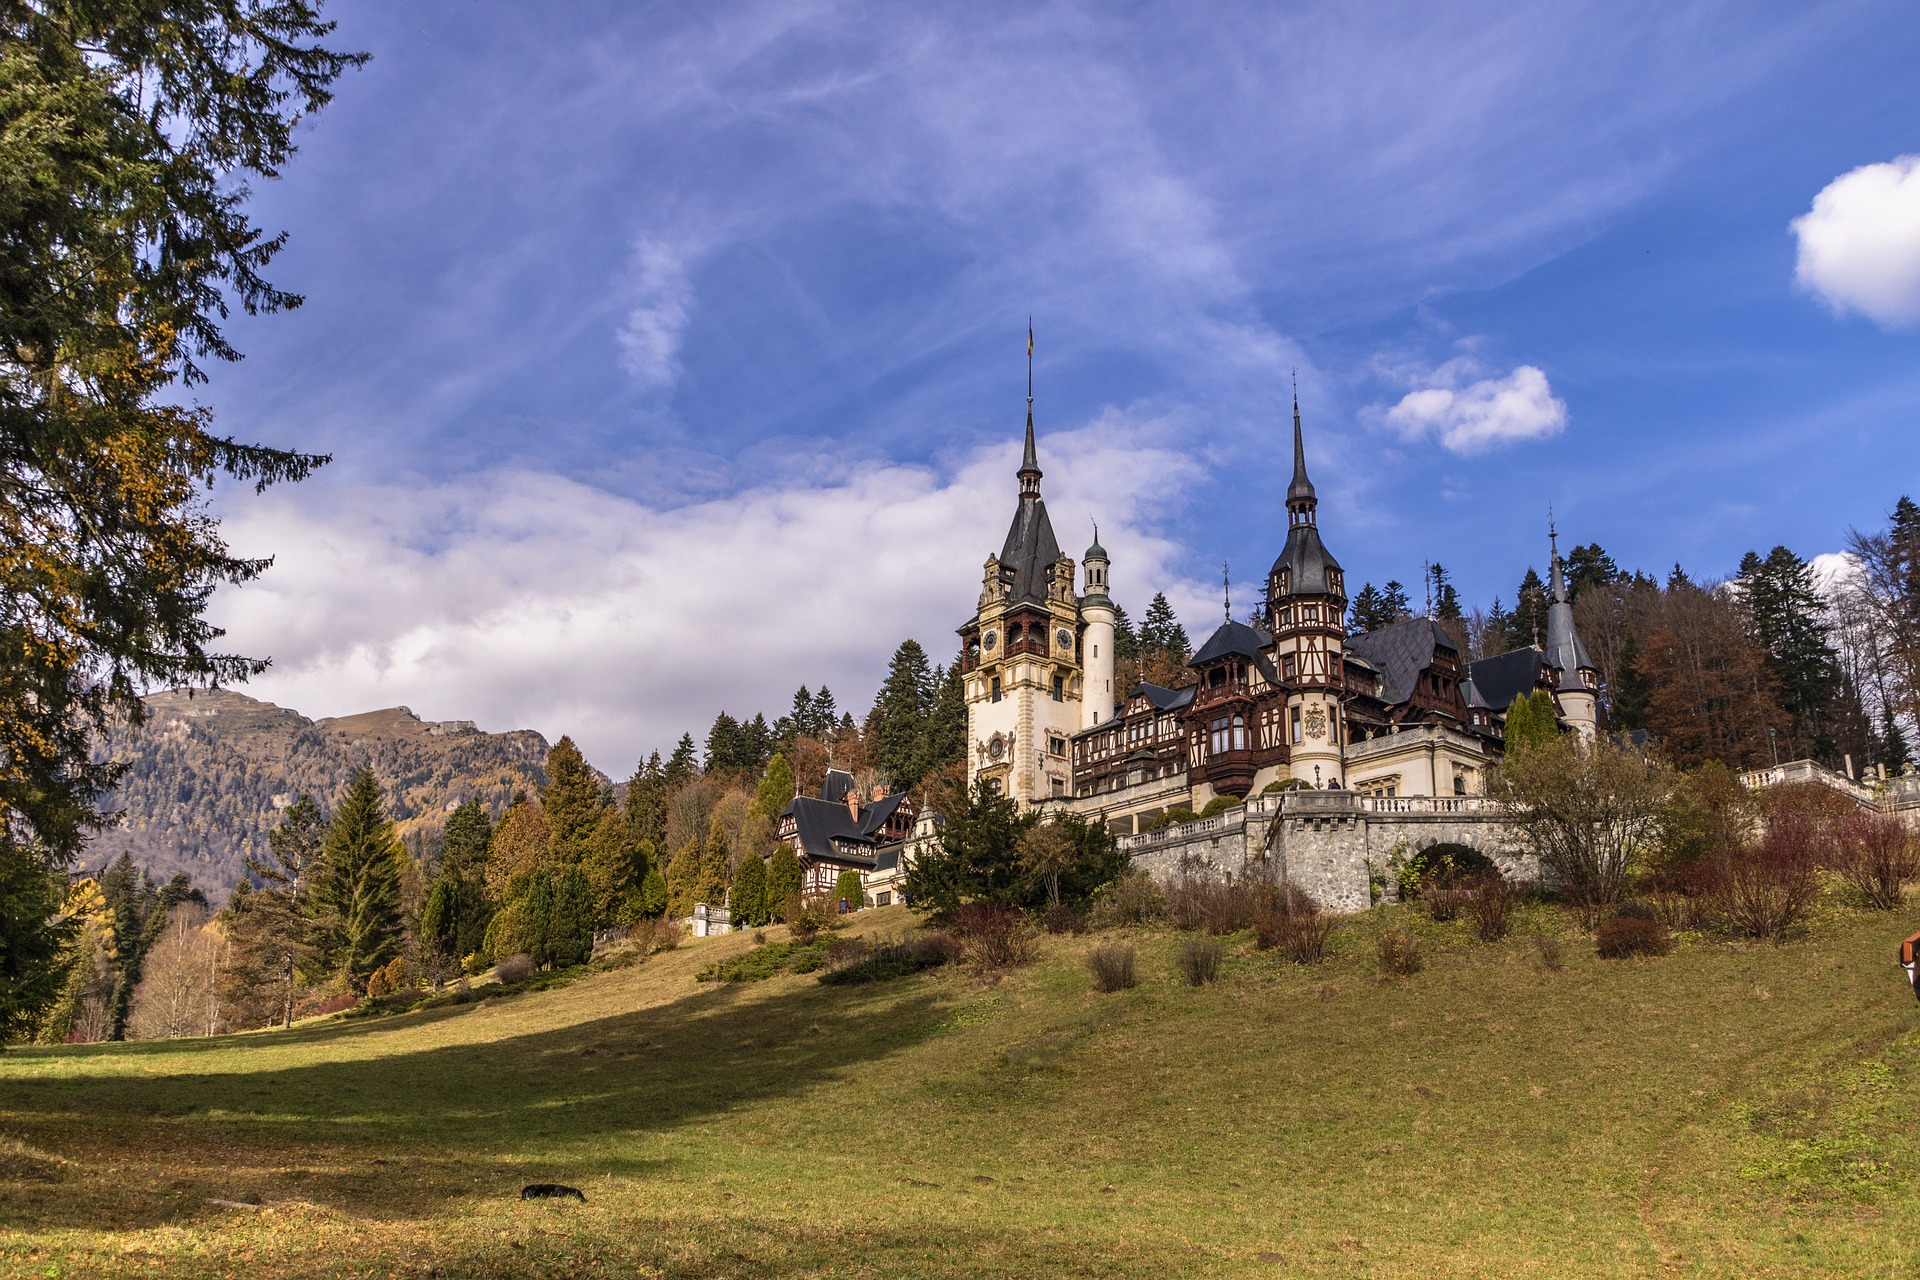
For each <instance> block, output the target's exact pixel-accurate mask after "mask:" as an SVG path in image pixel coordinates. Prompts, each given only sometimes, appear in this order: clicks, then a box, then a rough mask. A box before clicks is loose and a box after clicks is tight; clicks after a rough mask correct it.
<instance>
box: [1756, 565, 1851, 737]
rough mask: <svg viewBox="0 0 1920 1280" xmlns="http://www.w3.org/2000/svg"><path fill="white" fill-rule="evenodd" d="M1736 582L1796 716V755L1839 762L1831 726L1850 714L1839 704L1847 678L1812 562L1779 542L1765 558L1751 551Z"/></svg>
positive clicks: (1787, 707)
mask: <svg viewBox="0 0 1920 1280" xmlns="http://www.w3.org/2000/svg"><path fill="white" fill-rule="evenodd" d="M1738 582H1739V584H1740V587H1741V592H1742V595H1743V596H1744V597H1745V599H1746V605H1747V612H1748V614H1749V615H1750V616H1751V618H1752V620H1753V629H1754V634H1755V637H1756V638H1757V639H1758V640H1759V641H1760V644H1761V646H1762V647H1763V648H1765V649H1766V651H1767V668H1768V670H1770V671H1771V672H1772V673H1773V678H1774V681H1775V684H1776V687H1777V688H1778V690H1779V696H1780V708H1781V710H1783V711H1785V712H1786V713H1787V714H1788V715H1789V716H1791V717H1792V718H1793V732H1794V738H1795V750H1794V754H1795V755H1796V756H1812V757H1813V758H1815V759H1820V760H1826V761H1828V762H1829V763H1838V759H1837V756H1838V754H1839V748H1838V745H1837V743H1836V741H1835V735H1834V732H1833V730H1834V726H1835V722H1836V721H1838V720H1841V719H1844V718H1847V717H1846V714H1845V709H1844V708H1842V707H1839V706H1837V705H1836V704H1837V703H1838V702H1839V700H1840V698H1841V695H1842V694H1843V692H1845V691H1846V690H1845V687H1844V686H1845V682H1844V680H1843V679H1842V676H1841V671H1840V656H1839V654H1837V653H1835V652H1834V649H1833V645H1832V643H1831V641H1830V639H1829V636H1830V629H1829V628H1828V626H1827V622H1826V602H1825V601H1824V600H1822V599H1821V597H1820V593H1819V590H1818V589H1817V588H1816V587H1815V585H1814V580H1813V570H1812V568H1811V566H1809V565H1808V564H1807V562H1806V561H1804V560H1802V559H1801V558H1800V557H1799V556H1796V555H1795V554H1793V552H1791V551H1789V550H1788V549H1787V548H1785V547H1775V548H1774V549H1773V550H1772V551H1771V552H1770V553H1769V554H1768V555H1767V558H1766V559H1765V560H1762V559H1761V558H1760V557H1759V555H1758V554H1756V553H1755V552H1752V551H1749V552H1747V554H1746V555H1745V556H1744V557H1743V558H1742V559H1741V561H1740V575H1739V578H1738Z"/></svg>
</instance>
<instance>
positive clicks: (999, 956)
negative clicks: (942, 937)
mask: <svg viewBox="0 0 1920 1280" xmlns="http://www.w3.org/2000/svg"><path fill="white" fill-rule="evenodd" d="M952 925H953V931H954V933H956V934H957V935H959V938H960V942H961V945H962V946H964V947H965V948H966V953H967V959H968V960H969V961H971V962H972V963H974V964H976V965H978V966H980V967H981V968H983V969H1000V968H1005V967H1006V966H1008V965H1015V964H1025V963H1026V962H1027V961H1029V960H1031V959H1033V954H1034V930H1033V925H1032V924H1030V923H1028V921H1027V917H1026V915H1025V913H1023V912H1021V911H1018V910H1016V909H1014V908H1013V907H1005V906H996V905H989V904H987V903H969V904H968V905H966V906H964V907H955V908H954V910H953V918H952Z"/></svg>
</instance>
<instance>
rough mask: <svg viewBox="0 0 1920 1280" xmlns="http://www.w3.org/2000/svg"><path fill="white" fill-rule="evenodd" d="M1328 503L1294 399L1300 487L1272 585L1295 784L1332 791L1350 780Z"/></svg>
mask: <svg viewBox="0 0 1920 1280" xmlns="http://www.w3.org/2000/svg"><path fill="white" fill-rule="evenodd" d="M1319 506H1320V500H1319V498H1318V497H1316V496H1315V494H1314V491H1313V481H1311V480H1309V479H1307V453H1306V449H1305V447H1304V445H1303V444H1302V443H1301V439H1300V397H1299V395H1298V394H1297V393H1296V394H1295V396H1294V399H1293V483H1292V484H1290V485H1288V486H1287V545H1286V547H1285V548H1284V549H1282V550H1281V552H1280V558H1279V559H1278V560H1275V561H1274V562H1273V569H1272V571H1271V572H1270V573H1269V574H1268V577H1267V609H1268V612H1269V621H1270V622H1271V624H1272V628H1273V656H1274V665H1275V666H1276V667H1277V668H1278V669H1279V674H1280V682H1281V684H1282V685H1284V686H1285V688H1286V690H1287V699H1286V710H1285V712H1284V713H1283V714H1282V716H1281V721H1280V725H1279V730H1280V733H1281V735H1282V737H1283V738H1284V740H1285V742H1286V744H1287V751H1288V758H1289V760H1290V761H1291V771H1292V775H1293V777H1294V778H1296V779H1298V780H1300V781H1302V782H1305V783H1306V784H1307V785H1309V786H1321V787H1324V786H1328V785H1330V784H1333V783H1336V782H1340V781H1341V778H1342V759H1343V756H1342V750H1341V748H1342V744H1343V743H1344V742H1345V740H1346V726H1345V725H1343V724H1342V723H1341V717H1340V699H1341V694H1342V692H1343V691H1344V689H1345V685H1346V681H1345V672H1346V664H1345V649H1346V635H1347V630H1346V613H1347V589H1346V580H1345V575H1344V574H1343V573H1342V572H1341V570H1340V563H1339V561H1337V560H1335V559H1334V558H1333V556H1332V554H1331V553H1330V552H1328V550H1327V548H1326V544H1325V543H1323V542H1321V541H1320V527H1319V519H1318V510H1319Z"/></svg>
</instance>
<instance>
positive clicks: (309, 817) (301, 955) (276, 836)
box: [231, 795, 327, 1027]
mask: <svg viewBox="0 0 1920 1280" xmlns="http://www.w3.org/2000/svg"><path fill="white" fill-rule="evenodd" d="M326 833H327V821H326V818H325V817H324V816H323V815H322V814H321V812H320V806H319V805H317V804H315V803H314V801H313V797H312V796H308V795H302V796H301V797H300V798H299V799H298V800H296V801H294V802H293V803H292V804H290V805H288V806H287V809H286V812H285V813H284V814H282V815H281V818H280V822H279V823H278V824H277V825H276V826H275V827H274V828H273V830H272V831H270V832H268V833H267V850H268V856H267V857H265V858H260V857H249V858H248V859H247V860H246V869H247V874H248V876H249V877H251V879H248V880H243V881H242V882H241V883H242V884H246V885H248V886H249V888H250V892H249V893H248V894H247V899H246V902H245V910H244V911H243V912H236V913H235V917H234V923H233V926H232V930H231V935H232V941H233V944H234V951H235V953H236V959H237V961H238V963H236V964H235V965H234V966H233V967H234V969H235V970H236V974H237V976H238V979H239V981H240V982H241V983H244V984H245V985H246V986H247V987H250V988H253V991H252V992H251V994H253V995H255V996H256V997H257V996H258V995H259V994H260V991H259V989H260V988H265V987H271V988H273V989H274V990H275V992H276V994H277V996H278V999H276V1000H275V1001H274V1004H275V1005H276V1006H277V1008H278V1012H279V1015H280V1017H279V1021H280V1024H281V1026H283V1027H290V1026H292V1025H293V994H294V978H295V975H296V974H302V975H305V976H306V977H309V978H313V977H317V976H319V973H318V971H317V966H316V965H315V957H316V954H317V948H316V946H315V942H316V928H317V923H318V922H317V920H316V917H318V916H323V915H325V914H326V913H323V912H321V911H320V910H319V909H318V905H317V903H316V902H315V893H316V887H317V886H316V884H315V881H316V879H317V877H318V875H319V873H320V871H321V868H322V860H321V851H322V848H323V845H324V842H325V840H326ZM253 879H257V880H259V882H260V887H259V889H258V890H257V891H252V890H251V885H252V880H253Z"/></svg>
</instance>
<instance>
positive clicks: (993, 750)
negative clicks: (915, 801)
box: [960, 394, 1113, 804]
mask: <svg viewBox="0 0 1920 1280" xmlns="http://www.w3.org/2000/svg"><path fill="white" fill-rule="evenodd" d="M1040 475H1041V472H1040V463H1039V458H1038V455H1037V453H1036V452H1035V449H1034V441H1033V397H1032V395H1031V394H1029V395H1028V397H1027V447H1026V454H1025V456H1024V457H1023V458H1022V459H1021V462H1020V471H1019V478H1020V505H1019V507H1018V508H1016V509H1015V511H1014V513H1013V524H1012V526H1011V527H1010V528H1009V529H1008V530H1007V540H1006V543H1005V544H1004V545H1003V546H1002V547H1001V548H1000V554H999V555H997V556H988V557H987V563H986V573H985V575H984V580H983V581H982V583H981V587H980V605H979V611H978V612H977V613H975V614H974V616H973V618H972V619H971V620H969V621H968V622H967V624H966V625H965V626H963V627H961V628H960V642H961V668H960V669H961V672H962V674H963V677H964V681H965V685H966V694H967V782H968V784H969V785H971V784H972V783H973V782H974V781H975V780H976V779H979V778H985V779H987V781H988V782H990V783H991V784H992V785H993V786H994V787H995V788H996V789H997V790H999V792H1000V793H1001V794H1002V795H1006V796H1011V797H1013V798H1014V799H1016V800H1019V801H1021V802H1022V803H1023V804H1032V803H1035V802H1037V801H1044V800H1048V799H1051V798H1055V797H1059V798H1063V799H1064V798H1065V797H1067V796H1069V795H1071V794H1072V788H1073V776H1072V771H1073V753H1072V747H1071V746H1070V743H1071V740H1072V738H1073V735H1074V734H1075V733H1077V732H1079V730H1080V727H1081V714H1082V713H1081V701H1082V698H1083V697H1084V696H1085V693H1086V690H1085V688H1084V685H1085V678H1084V677H1085V659H1084V657H1083V655H1082V648H1083V646H1084V645H1085V644H1086V642H1087V640H1088V637H1087V636H1086V635H1084V634H1083V628H1082V625H1081V616H1080V600H1079V597H1078V596H1076V595H1075V594H1074V582H1073V579H1074V564H1073V558H1072V557H1071V556H1063V555H1061V554H1060V544H1059V542H1058V541H1057V540H1056V539H1055V538H1054V536H1053V523H1052V521H1050V520H1049V519H1048V518H1047V504H1046V503H1045V502H1044V501H1042V500H1041V497H1040ZM1101 567H1102V569H1103V570H1104V567H1105V566H1104V565H1102V566H1101ZM1095 594H1097V595H1099V596H1100V598H1101V599H1102V600H1104V587H1102V588H1100V589H1099V590H1098V591H1097V592H1096V593H1095ZM1111 621H1112V619H1111V614H1110V613H1109V615H1108V617H1107V622H1108V624H1109V625H1108V626H1107V628H1106V634H1104V635H1102V636H1101V638H1100V642H1101V654H1102V660H1103V661H1108V662H1110V661H1111V659H1110V655H1111V652H1112V647H1113V646H1112V638H1111V630H1112V628H1111ZM1095 630H1098V628H1095ZM1107 678H1108V679H1109V680H1110V679H1111V677H1110V676H1109V677H1107ZM1107 706H1108V707H1109V708H1110V707H1111V706H1112V704H1111V702H1109V703H1108V704H1107ZM1107 714H1109V715H1110V714H1111V711H1109V712H1108V713H1107ZM1102 718H1103V719H1104V718H1105V717H1104V716H1103V717H1102Z"/></svg>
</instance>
